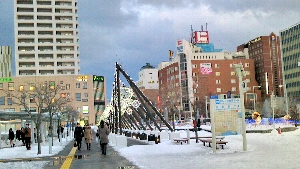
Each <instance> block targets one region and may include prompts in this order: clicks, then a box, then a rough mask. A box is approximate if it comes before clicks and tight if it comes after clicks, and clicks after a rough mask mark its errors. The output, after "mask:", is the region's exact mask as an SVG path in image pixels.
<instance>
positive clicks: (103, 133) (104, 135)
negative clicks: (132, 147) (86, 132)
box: [98, 120, 110, 155]
mask: <svg viewBox="0 0 300 169" xmlns="http://www.w3.org/2000/svg"><path fill="white" fill-rule="evenodd" d="M109 133H110V130H109V128H108V126H107V125H105V124H104V121H103V120H101V121H100V126H99V127H98V135H99V137H100V145H101V151H102V154H103V155H106V149H107V144H108V142H109V140H108V135H109Z"/></svg>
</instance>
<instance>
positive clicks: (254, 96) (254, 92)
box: [252, 86, 261, 111]
mask: <svg viewBox="0 0 300 169" xmlns="http://www.w3.org/2000/svg"><path fill="white" fill-rule="evenodd" d="M255 87H257V88H261V86H252V92H253V94H254V100H253V110H254V111H255V102H256V93H255V92H254V88H255Z"/></svg>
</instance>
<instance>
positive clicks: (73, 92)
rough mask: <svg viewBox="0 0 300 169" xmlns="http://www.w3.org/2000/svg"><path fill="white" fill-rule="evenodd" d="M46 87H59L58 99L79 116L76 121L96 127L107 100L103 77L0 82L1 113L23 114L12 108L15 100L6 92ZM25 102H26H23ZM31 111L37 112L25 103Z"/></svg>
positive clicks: (57, 77) (35, 107) (27, 78)
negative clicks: (65, 101) (62, 100)
mask: <svg viewBox="0 0 300 169" xmlns="http://www.w3.org/2000/svg"><path fill="white" fill-rule="evenodd" d="M32 83H33V84H40V83H47V84H49V85H52V86H53V87H56V86H57V87H60V90H59V95H60V97H63V98H66V99H67V100H68V101H69V103H68V106H70V107H72V108H73V110H74V111H76V112H78V113H79V116H78V119H75V120H76V121H82V122H84V123H85V124H95V123H96V122H97V121H98V120H99V118H100V115H101V114H102V113H103V111H104V107H105V100H106V98H105V97H106V85H105V78H104V77H103V76H96V75H65V76H35V77H31V76H29V77H11V78H7V80H5V82H3V81H1V82H0V91H2V92H1V95H0V110H1V111H13V112H22V111H25V110H24V107H22V106H20V105H16V104H14V99H15V98H14V97H10V96H9V95H6V94H5V93H6V92H5V91H11V92H14V91H16V92H18V91H20V90H21V89H22V90H29V88H30V85H29V84H32ZM26 102H27V101H26ZM28 103H29V108H30V111H32V112H37V111H38V107H37V105H36V104H35V103H34V102H32V100H28Z"/></svg>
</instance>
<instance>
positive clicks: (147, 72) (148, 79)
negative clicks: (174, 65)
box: [136, 63, 158, 106]
mask: <svg viewBox="0 0 300 169" xmlns="http://www.w3.org/2000/svg"><path fill="white" fill-rule="evenodd" d="M138 76H139V79H138V81H137V82H136V85H137V87H138V88H139V89H140V90H141V91H142V92H143V93H144V94H145V96H147V98H148V99H149V100H150V101H151V102H152V104H153V105H154V106H157V97H158V69H157V68H155V67H154V66H152V65H150V63H146V65H144V66H143V67H142V68H141V69H140V71H139V73H138Z"/></svg>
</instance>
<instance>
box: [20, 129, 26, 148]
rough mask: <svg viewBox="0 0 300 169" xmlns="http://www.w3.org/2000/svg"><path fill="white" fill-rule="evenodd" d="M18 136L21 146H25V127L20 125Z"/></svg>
mask: <svg viewBox="0 0 300 169" xmlns="http://www.w3.org/2000/svg"><path fill="white" fill-rule="evenodd" d="M20 136H21V140H22V143H23V146H25V129H24V127H21V131H20Z"/></svg>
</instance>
